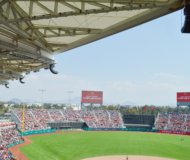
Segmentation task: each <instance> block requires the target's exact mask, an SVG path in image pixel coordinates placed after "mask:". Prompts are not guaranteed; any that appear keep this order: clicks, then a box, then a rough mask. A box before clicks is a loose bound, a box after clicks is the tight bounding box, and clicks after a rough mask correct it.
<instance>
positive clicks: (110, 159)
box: [83, 155, 175, 160]
mask: <svg viewBox="0 0 190 160" xmlns="http://www.w3.org/2000/svg"><path fill="white" fill-rule="evenodd" d="M126 159H127V158H126V156H103V157H93V158H87V159H83V160H126ZM128 160H175V159H170V158H161V157H151V156H130V155H129V156H128Z"/></svg>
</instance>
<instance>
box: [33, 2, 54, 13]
mask: <svg viewBox="0 0 190 160" xmlns="http://www.w3.org/2000/svg"><path fill="white" fill-rule="evenodd" d="M35 3H36V4H37V5H38V6H39V7H41V8H42V9H44V10H45V11H46V12H48V13H50V14H52V15H53V14H54V12H52V11H51V10H50V9H48V8H47V7H46V6H44V5H43V4H41V3H40V2H38V1H35Z"/></svg>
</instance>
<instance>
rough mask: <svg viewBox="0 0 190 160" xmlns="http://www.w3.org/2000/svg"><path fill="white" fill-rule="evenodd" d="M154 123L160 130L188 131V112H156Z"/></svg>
mask: <svg viewBox="0 0 190 160" xmlns="http://www.w3.org/2000/svg"><path fill="white" fill-rule="evenodd" d="M155 125H157V128H158V129H161V130H171V131H183V132H190V114H185V113H158V116H157V120H156V122H155Z"/></svg>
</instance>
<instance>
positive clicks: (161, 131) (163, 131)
mask: <svg viewBox="0 0 190 160" xmlns="http://www.w3.org/2000/svg"><path fill="white" fill-rule="evenodd" d="M159 133H168V134H182V135H190V132H181V131H167V130H159Z"/></svg>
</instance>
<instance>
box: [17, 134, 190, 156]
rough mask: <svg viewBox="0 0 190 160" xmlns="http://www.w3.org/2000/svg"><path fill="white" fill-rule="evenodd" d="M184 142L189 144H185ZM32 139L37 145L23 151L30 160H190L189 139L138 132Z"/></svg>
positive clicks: (25, 147) (63, 135) (22, 149)
mask: <svg viewBox="0 0 190 160" xmlns="http://www.w3.org/2000/svg"><path fill="white" fill-rule="evenodd" d="M182 138H183V139H185V140H184V141H181V139H182ZM30 139H31V140H32V141H33V142H34V144H30V145H27V146H24V147H21V148H20V150H21V151H22V152H23V153H24V154H25V155H26V156H27V157H28V158H29V159H30V160H54V159H58V160H81V159H84V158H90V157H98V156H107V155H146V156H156V157H166V158H174V159H180V160H190V137H189V136H179V135H169V134H155V133H138V132H135V133H134V132H85V133H81V134H80V133H67V134H57V135H46V136H38V137H31V138H30ZM46 152H47V153H46ZM52 156H53V157H55V158H53V157H52Z"/></svg>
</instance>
